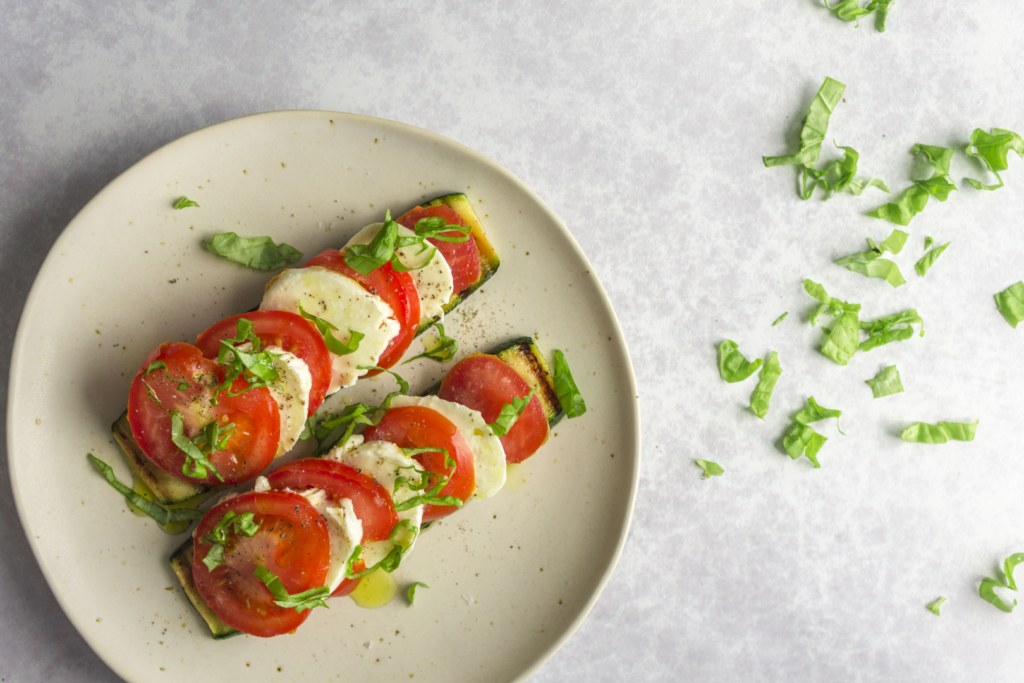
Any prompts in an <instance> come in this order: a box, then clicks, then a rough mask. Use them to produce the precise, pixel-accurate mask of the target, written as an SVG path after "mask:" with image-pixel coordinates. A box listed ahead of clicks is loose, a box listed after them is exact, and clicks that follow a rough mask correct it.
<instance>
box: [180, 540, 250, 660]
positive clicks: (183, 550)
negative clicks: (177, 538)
mask: <svg viewBox="0 0 1024 683" xmlns="http://www.w3.org/2000/svg"><path fill="white" fill-rule="evenodd" d="M194 551H195V548H194V547H193V546H192V538H191V537H190V538H189V539H188V540H187V541H185V542H184V543H182V544H181V547H180V548H178V549H177V550H175V551H174V554H173V555H171V569H173V570H174V573H175V575H177V577H178V581H180V582H181V587H182V588H183V589H184V591H185V595H186V597H188V600H189V602H191V603H192V606H193V607H195V608H196V611H197V612H199V616H201V617H202V618H203V621H205V622H206V625H207V626H209V627H210V632H211V633H213V637H214V639H215V640H224V639H225V638H230V637H231V636H237V635H238V634H239V633H241V631H238V630H236V629H233V628H231V627H230V626H228V625H227V624H225V623H224V622H223V621H221V619H220V617H218V616H217V615H216V614H214V613H213V610H212V609H210V606H209V605H207V604H206V601H205V600H203V597H202V596H201V595H199V591H197V590H196V582H195V580H194V579H193V578H192V553H193V552H194Z"/></svg>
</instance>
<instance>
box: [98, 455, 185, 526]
mask: <svg viewBox="0 0 1024 683" xmlns="http://www.w3.org/2000/svg"><path fill="white" fill-rule="evenodd" d="M86 457H87V458H88V459H89V462H91V463H92V464H93V466H95V467H96V469H98V470H99V471H100V474H102V475H103V478H104V479H106V480H107V483H108V484H110V486H111V487H113V489H114V490H115V491H117V492H118V493H120V494H121V495H122V496H124V497H125V499H127V500H128V502H129V503H131V504H132V505H134V506H135V507H137V508H138V509H139V510H142V512H144V513H146V514H147V515H149V516H150V517H152V518H153V520H154V521H155V522H156V523H157V524H160V525H163V526H167V525H168V524H174V523H175V522H188V521H192V520H194V519H202V517H203V513H202V512H200V511H199V510H192V509H187V508H185V509H180V510H168V509H167V508H165V507H163V506H161V505H157V504H156V503H154V502H153V501H151V500H148V499H147V498H145V497H144V496H142V495H141V494H139V493H136V492H135V491H132V490H131V489H130V488H128V487H127V486H125V485H124V484H122V483H121V482H120V481H118V480H117V477H116V476H115V475H114V470H113V469H112V468H111V467H110V465H108V464H107V463H105V462H103V461H102V460H100V459H99V458H97V457H96V456H94V455H93V454H92V453H88V454H87V455H86Z"/></svg>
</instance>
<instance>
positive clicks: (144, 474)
mask: <svg viewBox="0 0 1024 683" xmlns="http://www.w3.org/2000/svg"><path fill="white" fill-rule="evenodd" d="M110 431H111V433H112V434H113V436H114V441H116V442H117V445H118V446H120V447H121V455H122V456H123V457H124V461H125V462H126V463H128V467H129V468H130V469H131V471H132V474H133V475H134V476H136V477H138V478H139V479H140V480H141V481H142V483H143V484H145V485H146V486H148V487H149V490H150V491H152V492H153V497H154V498H156V502H157V503H160V504H161V505H177V504H178V503H184V502H186V501H188V500H191V499H192V498H195V497H196V496H201V495H203V494H204V493H206V492H207V491H209V490H210V487H208V486H206V485H205V484H197V483H196V482H192V481H185V480H184V479H178V478H177V477H175V476H173V475H170V474H168V473H167V472H164V471H163V470H162V469H160V468H159V467H157V466H156V465H154V464H153V463H151V462H150V461H149V458H147V457H146V455H145V453H143V452H142V449H141V448H139V444H138V443H137V442H136V441H135V436H134V435H133V434H132V427H131V425H130V424H129V423H128V411H127V410H126V411H125V412H123V413H122V414H121V417H119V418H117V421H116V422H114V424H113V425H111V427H110Z"/></svg>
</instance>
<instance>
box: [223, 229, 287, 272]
mask: <svg viewBox="0 0 1024 683" xmlns="http://www.w3.org/2000/svg"><path fill="white" fill-rule="evenodd" d="M203 244H204V245H205V246H206V250H207V251H209V252H210V253H211V254H216V255H217V256H223V257H224V258H226V259H227V260H229V261H234V262H235V263H240V264H242V265H243V266H247V267H249V268H255V269H256V270H264V271H268V270H277V269H278V268H284V267H285V266H287V265H288V264H290V263H295V262H296V261H298V260H299V259H301V258H302V252H301V251H299V250H298V249H296V248H295V247H293V246H290V245H288V244H285V243H284V242H281V243H280V244H274V240H273V239H271V238H270V237H252V238H249V237H239V236H238V235H236V234H235V233H233V232H224V233H221V234H219V235H214V236H213V239H212V240H210V241H209V242H204V243H203Z"/></svg>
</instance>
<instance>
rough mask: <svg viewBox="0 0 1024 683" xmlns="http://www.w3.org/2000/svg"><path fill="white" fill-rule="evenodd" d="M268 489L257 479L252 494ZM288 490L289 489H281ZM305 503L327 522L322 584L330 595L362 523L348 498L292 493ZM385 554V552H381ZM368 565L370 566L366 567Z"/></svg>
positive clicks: (311, 491)
mask: <svg viewBox="0 0 1024 683" xmlns="http://www.w3.org/2000/svg"><path fill="white" fill-rule="evenodd" d="M269 490H270V482H269V481H267V478H266V477H257V478H256V486H255V491H256V492H257V493H260V492H263V491H269ZM283 490H285V491H291V489H283ZM293 493H298V494H299V495H300V496H302V497H303V498H305V499H306V500H308V501H309V504H310V505H312V506H313V507H314V508H316V511H317V512H319V513H320V516H321V517H323V518H324V520H325V521H326V522H327V536H328V538H329V539H330V543H331V564H330V567H329V568H328V569H327V578H326V579H324V585H325V586H327V588H329V589H330V592H331V593H333V592H334V591H335V590H337V588H338V586H340V585H341V582H342V581H344V580H345V566H346V565H347V564H348V558H349V557H351V556H352V551H353V550H355V549H356V546H357V545H359V544H360V543H361V542H362V540H363V522H362V521H361V520H360V519H359V518H358V517H356V510H355V507H353V505H352V501H351V500H349V499H348V498H342V499H341V500H339V501H332V500H331V499H330V498H329V497H328V496H327V492H326V491H324V490H323V489H306V490H305V491H293ZM385 554H386V553H385ZM367 566H370V565H367Z"/></svg>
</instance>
